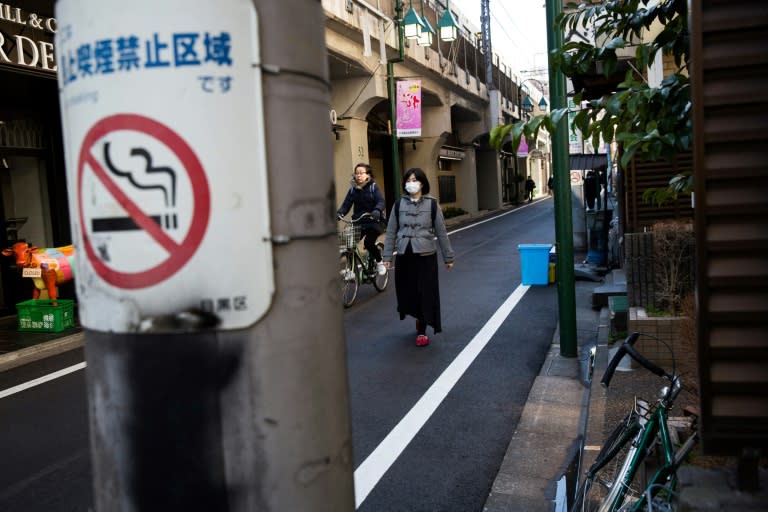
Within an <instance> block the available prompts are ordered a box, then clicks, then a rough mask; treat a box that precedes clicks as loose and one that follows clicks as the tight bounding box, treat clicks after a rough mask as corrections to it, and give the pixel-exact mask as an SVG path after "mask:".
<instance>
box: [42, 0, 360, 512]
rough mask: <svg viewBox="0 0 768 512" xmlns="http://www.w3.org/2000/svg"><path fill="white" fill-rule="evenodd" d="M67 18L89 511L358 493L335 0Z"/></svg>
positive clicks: (245, 507) (181, 6)
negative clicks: (334, 110)
mask: <svg viewBox="0 0 768 512" xmlns="http://www.w3.org/2000/svg"><path fill="white" fill-rule="evenodd" d="M299 13H300V15H298V14H299ZM56 17H57V21H58V31H57V36H56V37H57V49H58V54H59V55H58V59H59V62H58V66H59V90H60V102H61V109H62V121H63V125H64V126H63V128H64V135H65V137H64V138H65V147H66V164H67V175H68V186H69V195H70V210H71V212H70V213H71V218H72V224H73V225H72V232H73V239H74V243H75V247H76V268H77V273H76V274H77V281H76V286H77V294H78V301H79V312H80V319H81V323H82V324H83V326H84V327H85V339H86V361H87V364H88V369H87V384H88V400H89V411H90V428H91V452H92V461H93V472H94V505H95V508H96V510H98V511H118V510H126V511H128V510H131V511H132V510H217V511H220V510H221V511H223V510H231V511H252V510H264V511H278V510H280V511H282V510H328V511H339V510H352V509H353V508H354V490H353V480H352V457H351V428H350V417H349V404H348V402H349V400H348V390H347V371H346V357H345V345H344V331H343V323H342V307H341V305H340V287H339V286H338V280H339V277H338V275H337V270H338V254H337V251H336V245H337V244H336V236H335V223H334V222H333V212H334V211H335V205H334V204H333V202H334V197H335V194H334V183H333V170H332V155H331V146H330V142H329V141H330V134H329V126H328V110H329V82H328V76H327V64H326V60H327V56H326V52H325V44H324V30H323V27H324V21H325V20H324V15H323V11H322V7H321V4H320V3H319V2H317V1H314V0H285V1H282V2H271V1H266V0H223V1H218V2H210V1H206V0H166V1H163V2H154V1H150V0H137V1H135V2H133V3H131V4H130V6H127V5H126V4H124V3H118V2H115V1H105V0H59V2H58V3H57V6H56Z"/></svg>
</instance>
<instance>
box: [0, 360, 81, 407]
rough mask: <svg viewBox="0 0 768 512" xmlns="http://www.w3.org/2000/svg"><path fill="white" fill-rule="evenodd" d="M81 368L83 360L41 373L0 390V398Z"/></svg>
mask: <svg viewBox="0 0 768 512" xmlns="http://www.w3.org/2000/svg"><path fill="white" fill-rule="evenodd" d="M83 368H85V361H83V362H82V363H78V364H76V365H74V366H69V367H67V368H63V369H61V370H59V371H56V372H53V373H49V374H48V375H43V376H42V377H38V378H37V379H34V380H30V381H29V382H25V383H24V384H19V385H18V386H13V387H12V388H8V389H4V390H2V391H0V398H5V397H8V396H11V395H15V394H16V393H20V392H22V391H24V390H26V389H29V388H33V387H35V386H39V385H40V384H44V383H46V382H48V381H50V380H53V379H58V378H59V377H63V376H64V375H67V374H69V373H72V372H76V371H78V370H82V369H83Z"/></svg>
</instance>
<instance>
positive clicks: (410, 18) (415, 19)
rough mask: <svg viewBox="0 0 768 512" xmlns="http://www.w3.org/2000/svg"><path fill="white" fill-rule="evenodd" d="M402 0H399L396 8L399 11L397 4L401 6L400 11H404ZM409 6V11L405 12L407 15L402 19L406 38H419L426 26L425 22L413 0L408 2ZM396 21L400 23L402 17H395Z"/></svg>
mask: <svg viewBox="0 0 768 512" xmlns="http://www.w3.org/2000/svg"><path fill="white" fill-rule="evenodd" d="M402 5H403V4H402V2H400V0H397V2H396V6H395V10H396V11H397V6H399V7H400V12H402V9H403V7H402ZM408 5H409V8H408V12H407V13H405V17H404V18H403V19H402V27H403V30H404V33H405V38H406V39H418V38H419V37H420V36H421V31H422V30H423V28H424V24H423V23H422V21H421V16H419V15H418V14H417V13H416V10H415V9H414V8H413V2H412V1H409V2H408ZM395 23H398V24H400V23H401V22H400V17H399V15H398V17H397V18H396V19H395Z"/></svg>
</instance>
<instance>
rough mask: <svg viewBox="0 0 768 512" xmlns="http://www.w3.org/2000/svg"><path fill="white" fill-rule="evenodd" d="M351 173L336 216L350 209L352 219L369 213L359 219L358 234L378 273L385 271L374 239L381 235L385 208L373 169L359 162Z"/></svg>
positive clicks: (344, 213) (381, 273) (339, 216)
mask: <svg viewBox="0 0 768 512" xmlns="http://www.w3.org/2000/svg"><path fill="white" fill-rule="evenodd" d="M353 172H354V173H353V175H352V186H351V187H350V188H349V191H348V192H347V195H346V197H344V202H342V203H341V206H340V207H339V209H338V211H337V212H336V216H337V217H338V218H340V219H341V218H343V217H344V216H346V215H347V213H348V212H349V210H350V208H351V209H352V220H353V221H356V220H358V219H360V217H361V216H362V215H363V214H365V213H370V214H371V216H370V217H366V218H363V219H361V220H360V234H361V237H362V239H363V245H364V246H365V249H366V250H367V251H368V254H369V255H370V257H372V258H373V260H374V261H375V262H376V271H377V272H378V273H379V275H382V276H383V275H384V274H386V273H387V269H386V267H385V266H384V264H383V263H382V261H381V252H380V251H379V248H378V247H376V239H377V238H378V237H379V235H381V233H382V228H381V221H382V220H383V216H382V212H384V209H385V208H386V206H385V203H384V196H383V195H382V193H381V190H379V187H378V186H377V185H376V182H375V181H373V170H372V169H371V166H370V165H368V164H364V163H359V164H357V165H356V166H355V169H354V171H353Z"/></svg>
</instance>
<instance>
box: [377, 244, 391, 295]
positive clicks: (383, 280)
mask: <svg viewBox="0 0 768 512" xmlns="http://www.w3.org/2000/svg"><path fill="white" fill-rule="evenodd" d="M376 247H378V248H379V254H381V252H382V251H383V250H384V244H382V243H381V242H379V243H377V244H376ZM387 283H389V270H387V271H386V272H385V273H384V275H379V274H378V272H377V273H376V275H375V276H374V278H373V287H374V288H376V290H377V291H380V292H383V291H384V290H385V289H386V288H387Z"/></svg>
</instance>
